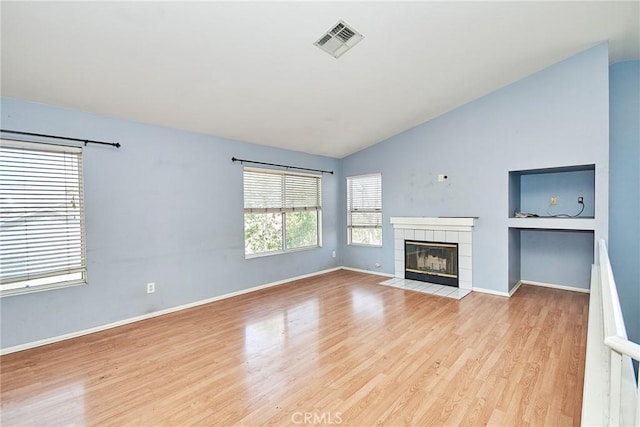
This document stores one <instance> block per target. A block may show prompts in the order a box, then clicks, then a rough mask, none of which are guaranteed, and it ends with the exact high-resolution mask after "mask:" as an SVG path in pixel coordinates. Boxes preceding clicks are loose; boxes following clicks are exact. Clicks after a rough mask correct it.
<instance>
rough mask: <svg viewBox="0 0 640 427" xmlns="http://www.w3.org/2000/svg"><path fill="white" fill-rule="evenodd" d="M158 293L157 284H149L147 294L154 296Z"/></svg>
mask: <svg viewBox="0 0 640 427" xmlns="http://www.w3.org/2000/svg"><path fill="white" fill-rule="evenodd" d="M155 291H156V284H155V283H153V282H152V283H147V293H148V294H152V293H154V292H155Z"/></svg>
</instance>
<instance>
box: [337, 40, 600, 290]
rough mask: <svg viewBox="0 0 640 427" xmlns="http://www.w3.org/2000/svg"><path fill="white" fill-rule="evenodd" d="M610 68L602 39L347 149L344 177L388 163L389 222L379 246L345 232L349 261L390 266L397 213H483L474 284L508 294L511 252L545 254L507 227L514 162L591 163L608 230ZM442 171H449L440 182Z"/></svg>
mask: <svg viewBox="0 0 640 427" xmlns="http://www.w3.org/2000/svg"><path fill="white" fill-rule="evenodd" d="M608 70H609V64H608V48H607V46H606V45H605V44H601V45H598V46H596V47H594V48H592V49H589V50H587V51H584V52H582V53H580V54H578V55H575V56H573V57H571V58H568V59H566V60H564V61H562V62H560V63H558V64H555V65H553V66H550V67H548V68H546V69H544V70H542V71H540V72H538V73H536V74H533V75H531V76H529V77H527V78H525V79H523V80H520V81H518V82H516V83H513V84H511V85H509V86H507V87H505V88H502V89H500V90H498V91H496V92H493V93H491V94H489V95H487V96H484V97H483V98H480V99H478V100H476V101H474V102H471V103H469V104H466V105H464V106H462V107H460V108H458V109H456V110H454V111H451V112H449V113H447V114H444V115H442V116H440V117H438V118H436V119H434V120H431V121H429V122H426V123H424V124H422V125H419V126H417V127H415V128H412V129H410V130H407V131H406V132H403V133H401V134H399V135H397V136H394V137H392V138H389V139H388V140H386V141H383V142H381V143H379V144H376V145H374V146H372V147H369V148H367V149H365V150H363V151H360V152H358V153H355V154H353V155H351V156H349V157H347V158H345V159H344V162H343V174H344V176H345V177H346V176H351V175H358V174H363V173H372V172H382V188H383V190H382V191H383V223H384V228H383V247H382V248H361V247H356V246H347V245H346V242H345V241H344V240H343V242H342V243H343V245H344V249H343V253H344V258H343V260H344V264H345V265H347V266H351V267H355V268H363V269H368V270H375V267H374V265H375V263H376V262H380V263H381V264H382V267H381V268H380V270H381V271H383V272H386V273H391V274H393V270H394V266H393V251H394V249H393V243H394V238H393V228H392V226H391V225H390V223H389V218H390V217H392V216H477V217H479V219H478V220H477V226H476V227H475V229H474V253H473V258H474V260H473V262H474V265H473V270H474V278H473V286H474V287H476V288H483V289H487V290H491V291H496V292H500V293H507V292H508V291H509V287H510V286H513V285H514V284H515V283H510V282H513V281H514V280H515V279H516V278H515V275H516V274H514V272H519V271H520V270H519V267H518V262H517V261H515V258H519V257H520V256H522V257H523V259H524V258H527V259H528V260H527V262H525V263H523V264H524V265H530V264H535V263H536V262H537V261H536V260H535V259H534V258H535V257H538V256H539V254H540V253H542V252H541V251H538V250H536V246H535V241H534V240H532V239H527V240H526V242H527V245H526V246H525V247H522V239H521V238H520V237H519V235H518V233H517V232H509V226H508V210H509V209H508V208H509V201H508V198H509V197H508V192H509V186H508V183H509V171H511V170H528V169H538V168H550V167H560V166H568V165H586V164H595V165H596V170H595V202H594V206H595V208H594V211H593V214H594V215H595V220H594V223H595V226H594V228H595V230H594V237H595V238H596V239H598V238H606V237H607V227H608V188H609V184H608V167H609V165H608V161H609V152H608V138H609V127H608V126H609V123H608V122H609V120H608V119H609V105H608V102H609V79H608ZM469 78H473V76H469ZM425 84H429V82H425ZM439 173H444V174H446V175H448V176H449V179H448V180H447V181H446V182H444V183H439V182H437V175H438V174H439ZM341 188H342V187H341ZM343 191H344V190H343ZM342 197H343V198H344V194H343V195H342ZM516 245H520V246H519V247H517V248H516V247H514V246H516ZM544 247H545V248H548V247H549V245H547V244H546V243H544ZM589 247H590V248H592V247H593V246H592V245H590V246H589ZM550 249H551V250H552V251H553V252H552V254H551V256H555V257H561V256H562V252H561V250H560V249H559V248H554V247H551V248H550ZM581 250H582V249H581ZM544 256H545V257H547V256H549V254H546V253H545V254H544ZM592 259H593V257H592V256H590V257H588V258H587V264H586V265H588V263H589V260H592ZM506 260H509V262H507V261H506ZM512 261H513V262H512ZM539 262H544V260H543V259H540V260H539ZM509 264H513V265H512V267H513V268H512V269H511V270H512V272H511V273H512V276H514V277H509ZM587 268H588V267H587ZM572 273H573V269H572V268H570V269H561V268H560V269H558V268H556V267H554V268H553V269H552V270H550V271H549V274H547V275H546V277H548V279H549V280H550V281H551V280H552V283H556V284H563V283H566V282H571V281H572V280H571V275H572ZM587 274H588V272H587ZM582 285H583V286H588V283H586V285H585V284H582Z"/></svg>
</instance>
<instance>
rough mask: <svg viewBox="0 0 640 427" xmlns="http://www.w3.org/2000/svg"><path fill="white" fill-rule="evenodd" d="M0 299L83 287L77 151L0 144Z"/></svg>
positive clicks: (80, 181)
mask: <svg viewBox="0 0 640 427" xmlns="http://www.w3.org/2000/svg"><path fill="white" fill-rule="evenodd" d="M0 215H1V218H0V294H1V295H3V296H4V295H12V294H19V293H26V292H34V291H38V290H44V289H50V288H56V287H63V286H69V285H74V284H81V283H85V276H86V261H85V241H84V201H83V195H82V150H81V149H80V148H77V147H63V146H55V145H48V144H35V143H27V142H20V141H7V140H2V144H0Z"/></svg>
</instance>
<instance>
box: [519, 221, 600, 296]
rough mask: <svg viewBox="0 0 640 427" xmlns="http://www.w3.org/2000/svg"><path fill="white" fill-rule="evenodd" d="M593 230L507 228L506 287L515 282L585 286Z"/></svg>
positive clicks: (578, 287) (587, 281)
mask: <svg viewBox="0 0 640 427" xmlns="http://www.w3.org/2000/svg"><path fill="white" fill-rule="evenodd" d="M593 257H594V232H593V230H558V229H530V228H509V281H510V283H509V288H510V289H512V288H513V287H514V286H515V285H516V284H517V283H518V282H519V281H521V282H523V283H531V284H538V285H543V286H544V285H550V286H554V287H566V288H573V289H577V290H579V289H584V290H588V289H589V281H590V277H591V276H590V275H591V265H592V264H593V262H594V259H593Z"/></svg>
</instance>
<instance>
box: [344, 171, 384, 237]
mask: <svg viewBox="0 0 640 427" xmlns="http://www.w3.org/2000/svg"><path fill="white" fill-rule="evenodd" d="M347 243H348V244H350V245H366V246H382V175H381V174H379V173H377V174H371V175H359V176H351V177H347Z"/></svg>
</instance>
